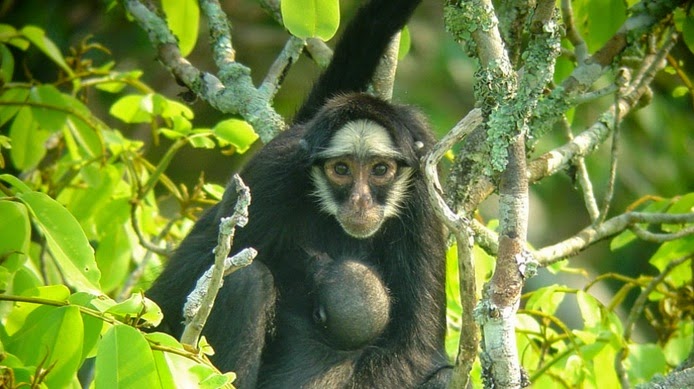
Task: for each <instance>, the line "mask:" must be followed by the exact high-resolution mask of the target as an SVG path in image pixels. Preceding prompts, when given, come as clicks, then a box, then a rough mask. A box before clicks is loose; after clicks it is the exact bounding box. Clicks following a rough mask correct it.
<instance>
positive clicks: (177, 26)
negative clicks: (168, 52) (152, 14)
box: [161, 0, 200, 57]
mask: <svg viewBox="0 0 694 389" xmlns="http://www.w3.org/2000/svg"><path fill="white" fill-rule="evenodd" d="M161 6H162V8H163V9H164V13H165V14H166V21H167V24H168V25H169V28H170V29H171V32H173V34H174V35H176V38H178V47H179V49H180V50H181V54H182V55H183V56H184V57H185V56H187V55H188V54H190V52H191V51H193V48H194V47H195V42H196V41H197V40H198V25H199V23H200V9H199V8H198V2H197V0H163V1H162V2H161Z"/></svg>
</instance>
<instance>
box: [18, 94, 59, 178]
mask: <svg viewBox="0 0 694 389" xmlns="http://www.w3.org/2000/svg"><path fill="white" fill-rule="evenodd" d="M50 135H51V134H50V132H48V131H46V130H43V129H41V128H39V125H38V122H36V121H35V120H34V118H33V116H32V114H31V110H30V109H29V108H27V107H23V108H21V109H20V110H19V112H18V113H17V115H16V116H15V118H14V120H13V121H12V125H11V126H10V139H11V140H12V148H11V149H10V159H11V160H12V164H14V166H15V167H16V168H17V169H19V170H22V171H23V170H28V169H31V168H33V167H35V166H36V165H38V163H39V162H41V160H42V159H43V157H44V156H45V155H46V146H45V143H46V141H47V140H48V138H49V137H50Z"/></svg>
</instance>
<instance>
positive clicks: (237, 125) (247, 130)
mask: <svg viewBox="0 0 694 389" xmlns="http://www.w3.org/2000/svg"><path fill="white" fill-rule="evenodd" d="M212 131H214V133H215V135H217V137H218V138H219V139H221V140H223V141H225V142H229V143H231V144H232V145H233V146H234V147H235V148H236V151H237V152H238V153H244V152H246V150H248V148H249V147H251V145H252V144H253V142H255V141H256V139H258V134H256V133H255V131H253V127H251V125H250V124H248V122H245V121H243V120H239V119H227V120H223V121H221V122H219V123H217V125H216V126H214V128H212Z"/></svg>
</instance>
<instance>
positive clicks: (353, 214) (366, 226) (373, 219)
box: [337, 208, 384, 239]
mask: <svg viewBox="0 0 694 389" xmlns="http://www.w3.org/2000/svg"><path fill="white" fill-rule="evenodd" d="M383 219H384V217H383V210H382V209H380V208H372V209H370V210H367V211H364V210H361V211H348V210H344V211H342V212H340V213H338V215H337V221H338V222H339V223H340V226H342V229H344V230H345V232H346V233H347V234H348V235H350V236H351V237H353V238H357V239H365V238H368V237H371V236H372V235H373V234H375V233H376V232H377V231H378V230H379V229H380V228H381V224H383Z"/></svg>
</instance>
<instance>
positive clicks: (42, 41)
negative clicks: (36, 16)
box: [21, 26, 73, 76]
mask: <svg viewBox="0 0 694 389" xmlns="http://www.w3.org/2000/svg"><path fill="white" fill-rule="evenodd" d="M21 32H22V34H24V36H25V37H26V38H27V39H28V40H30V41H31V43H32V44H34V46H36V47H37V48H38V49H39V50H41V51H42V52H43V53H44V54H45V55H46V56H47V57H48V58H50V59H51V60H52V61H53V62H55V63H56V64H57V65H58V66H60V68H62V69H63V70H64V71H65V73H67V74H68V75H69V76H73V72H72V69H70V67H69V66H68V65H67V62H65V58H63V54H62V53H61V52H60V50H59V49H58V47H57V46H56V45H55V43H53V41H52V40H50V39H49V38H48V37H46V33H45V31H43V30H42V29H40V28H38V27H36V26H25V27H24V28H22V30H21Z"/></svg>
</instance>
